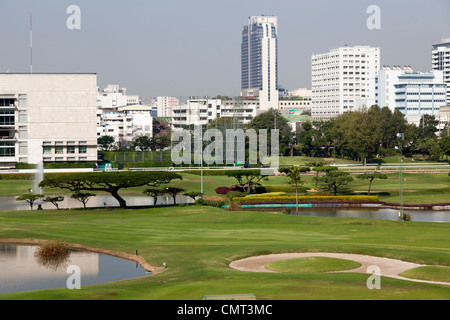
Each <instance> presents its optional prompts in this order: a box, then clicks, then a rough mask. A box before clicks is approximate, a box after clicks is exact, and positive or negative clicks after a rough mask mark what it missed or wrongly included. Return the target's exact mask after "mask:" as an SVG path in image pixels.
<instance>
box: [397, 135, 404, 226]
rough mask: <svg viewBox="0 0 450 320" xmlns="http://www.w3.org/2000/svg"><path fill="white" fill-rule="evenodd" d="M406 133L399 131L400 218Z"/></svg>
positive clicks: (401, 212)
mask: <svg viewBox="0 0 450 320" xmlns="http://www.w3.org/2000/svg"><path fill="white" fill-rule="evenodd" d="M404 136H405V135H404V134H403V133H397V138H398V140H399V143H398V148H399V151H400V168H399V171H400V172H399V177H400V190H399V195H400V213H399V215H400V218H401V219H403V218H404V217H403V174H402V173H403V172H402V169H403V167H402V163H403V148H402V147H403V139H404Z"/></svg>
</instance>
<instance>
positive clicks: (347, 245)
mask: <svg viewBox="0 0 450 320" xmlns="http://www.w3.org/2000/svg"><path fill="white" fill-rule="evenodd" d="M449 233H450V224H446V223H423V222H400V221H386V220H374V219H361V218H325V217H307V216H294V215H280V214H273V213H269V212H251V211H226V210H223V209H218V208H212V207H204V206H185V207H160V208H151V209H140V210H131V209H128V210H121V209H109V210H108V209H97V210H72V211H67V210H59V211H58V210H45V211H40V212H38V211H34V212H30V211H12V212H0V238H33V239H48V240H55V239H58V240H63V241H66V242H68V243H78V244H82V245H88V246H94V247H99V248H104V249H110V250H115V251H123V252H127V253H131V254H134V253H135V250H139V254H140V255H141V256H143V257H144V258H145V259H146V260H147V261H148V262H149V263H150V264H152V265H155V266H162V265H163V262H166V264H167V266H168V269H167V270H166V271H164V272H162V273H160V274H157V275H153V276H148V277H144V278H140V279H134V280H127V281H120V282H116V283H108V284H100V285H95V286H86V287H82V289H81V290H68V289H55V290H42V291H33V292H26V293H13V294H4V295H0V299H93V300H101V299H105V300H106V299H169V300H170V299H179V300H190V299H194V300H199V299H201V298H202V296H203V295H219V294H239V293H254V294H256V296H257V298H258V299H449V297H450V287H449V286H441V285H432V284H425V283H415V282H411V281H405V280H399V279H391V278H385V277H383V278H382V280H381V281H382V282H381V283H382V289H381V290H369V289H367V286H366V281H367V279H368V276H367V274H356V273H308V274H290V273H275V274H274V273H253V272H242V271H237V270H234V269H231V268H230V267H229V266H228V265H229V263H230V262H231V261H232V260H235V259H240V258H244V257H250V256H254V255H261V254H270V253H281V252H306V251H314V252H342V253H359V254H368V255H374V256H380V257H388V258H395V259H401V260H406V261H411V262H416V263H422V264H430V265H431V264H435V265H444V266H450V239H449V237H448V235H449Z"/></svg>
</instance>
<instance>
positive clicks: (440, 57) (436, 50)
mask: <svg viewBox="0 0 450 320" xmlns="http://www.w3.org/2000/svg"><path fill="white" fill-rule="evenodd" d="M431 65H432V68H433V70H439V71H442V72H443V80H444V82H445V83H446V84H447V86H448V87H449V88H448V89H447V102H450V38H447V39H442V41H441V43H439V44H435V45H433V49H432V51H431Z"/></svg>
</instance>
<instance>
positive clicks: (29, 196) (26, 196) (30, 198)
mask: <svg viewBox="0 0 450 320" xmlns="http://www.w3.org/2000/svg"><path fill="white" fill-rule="evenodd" d="M43 197H44V195H42V194H30V193H27V194H23V195H21V196H20V197H18V198H16V200H17V201H26V202H28V204H29V205H30V209H31V210H33V204H34V203H35V202H36V200H38V199H41V198H43Z"/></svg>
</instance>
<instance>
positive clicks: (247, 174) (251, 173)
mask: <svg viewBox="0 0 450 320" xmlns="http://www.w3.org/2000/svg"><path fill="white" fill-rule="evenodd" d="M225 175H226V176H228V177H233V178H235V179H236V180H237V181H238V184H239V185H240V186H241V187H242V188H243V189H244V190H245V192H247V193H250V192H251V191H252V190H253V189H254V188H255V187H256V186H257V185H258V183H259V181H261V180H262V179H263V178H264V176H263V175H262V174H261V170H229V171H225Z"/></svg>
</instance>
